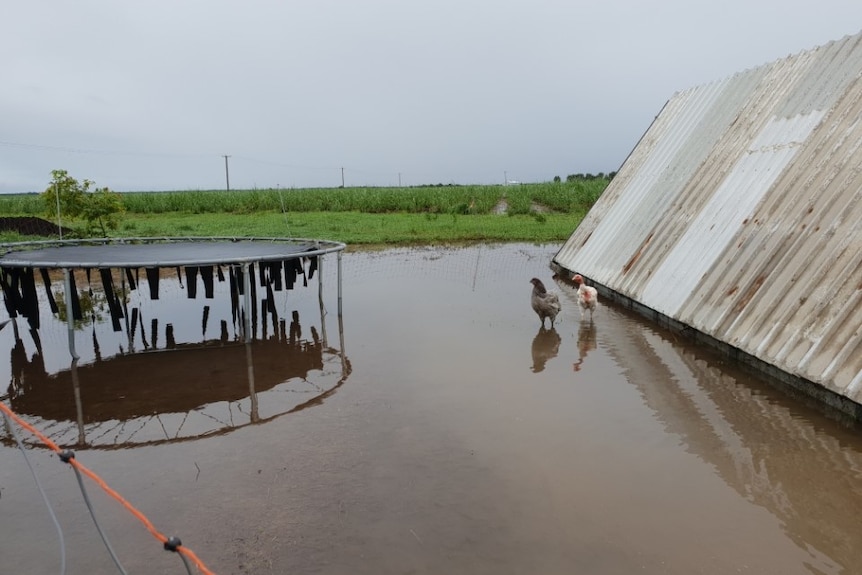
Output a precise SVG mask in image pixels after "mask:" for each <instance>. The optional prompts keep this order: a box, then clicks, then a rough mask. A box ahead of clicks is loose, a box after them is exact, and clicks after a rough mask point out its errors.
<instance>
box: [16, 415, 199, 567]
mask: <svg viewBox="0 0 862 575" xmlns="http://www.w3.org/2000/svg"><path fill="white" fill-rule="evenodd" d="M0 411H3V412H4V413H5V414H6V415H8V416H9V417H11V418H12V419H13V420H14V421H15V423H17V424H18V425H20V426H21V427H23V428H24V429H26V430H27V431H29V432H30V433H32V434H33V435H35V436H36V437H38V438H39V440H40V441H41V442H42V443H44V444H45V445H47V446H48V447H49V448H50V449H51V450H52V451H54V452H55V453H57V454H58V455H59V454H60V453H62V450H61V449H60V448H59V447H58V446H57V444H56V443H54V442H53V441H51V439H49V438H48V437H47V436H45V435H44V434H43V433H42V432H40V431H39V430H38V429H36V428H35V427H33V426H32V425H30V424H29V423H27V422H26V421H24V420H23V419H21V418H20V417H19V416H18V415H17V414H16V413H15V412H14V411H12V410H11V409H10V408H9V407H8V406H7V405H6V404H4V403H3V402H0ZM69 463H70V464H72V465H74V466H75V469H77V470H79V471H80V472H81V473H83V474H85V475H86V476H87V477H89V478H90V479H92V480H93V481H95V482H96V484H97V485H98V486H99V487H101V488H102V489H103V490H104V491H105V493H107V494H108V495H110V496H111V497H113V498H114V499H115V500H117V501H118V502H119V503H120V505H122V506H123V507H125V508H126V509H127V510H128V511H129V512H130V513H131V514H132V515H134V516H135V517H136V518H137V519H138V521H140V522H141V523H143V524H144V527H146V528H147V531H149V532H150V533H151V534H152V536H153V537H155V538H156V539H158V540H159V542H160V543H162V544H163V545H164V543H165V542H166V541H167V540H168V538H167V537H165V536H164V535H163V534H162V533H161V532H159V530H158V529H156V528H155V526H154V525H153V524H152V522H151V521H150V520H149V519H147V516H146V515H144V514H143V513H141V512H140V511H138V510H137V509H136V508H135V506H134V505H132V504H131V503H129V502H128V501H126V499H125V498H124V497H123V496H122V495H120V494H119V493H117V492H116V491H114V490H113V489H111V487H110V486H108V484H107V483H105V480H104V479H102V478H101V477H99V476H98V475H96V474H95V473H94V472H93V471H90V470H89V469H88V468H87V467H85V466H84V464H82V463H80V462H79V461H78V460H77V459H76V458H74V457H73V458H72V459H70V460H69ZM177 552H179V553H182V554H183V555H185V556H186V557H188V558H189V559H190V560H191V561H192V562H193V563H194V564H195V565H197V567H198V569H200V570H201V572H202V573H204V575H215V574H214V573H213V572H212V571H210V570H209V569H207V566H206V565H204V563H203V561H201V560H200V559H198V556H197V555H195V553H194V551H192V550H191V549H189V548H188V547H186V546H185V545H180V546H179V547H177Z"/></svg>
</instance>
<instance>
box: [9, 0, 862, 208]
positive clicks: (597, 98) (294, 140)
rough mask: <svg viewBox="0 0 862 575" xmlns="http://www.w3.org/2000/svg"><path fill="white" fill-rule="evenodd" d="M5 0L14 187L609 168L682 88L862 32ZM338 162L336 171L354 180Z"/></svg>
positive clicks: (411, 8) (667, 18)
mask: <svg viewBox="0 0 862 575" xmlns="http://www.w3.org/2000/svg"><path fill="white" fill-rule="evenodd" d="M0 2H2V4H0V5H2V15H0V87H2V88H0V193H8V192H26V191H41V190H43V189H45V187H46V186H47V184H48V182H49V181H50V179H51V170H53V169H65V170H67V171H68V172H69V173H70V175H72V176H73V177H75V178H77V179H79V180H81V179H85V178H86V179H90V180H93V181H94V182H95V183H96V185H97V186H100V187H101V186H108V187H110V188H111V189H114V190H117V191H127V190H187V189H219V188H224V187H225V186H226V185H227V182H226V179H227V178H226V174H225V163H226V161H225V158H224V156H225V155H228V156H230V157H229V158H228V159H227V165H228V168H229V181H230V182H229V183H230V187H231V188H232V189H240V188H252V187H258V188H264V187H276V186H280V187H333V186H338V185H341V183H342V174H343V178H344V183H345V184H346V185H347V186H356V185H385V186H389V185H398V184H399V182H400V183H401V184H403V185H418V184H436V183H444V184H448V183H457V184H474V183H475V184H485V183H502V182H503V181H504V178H508V179H510V180H517V181H523V182H539V181H549V180H551V179H553V177H554V176H556V175H559V176H561V177H563V178H565V176H566V175H568V174H574V173H578V172H589V173H598V172H611V171H615V170H617V169H618V168H619V167H620V165H621V164H622V162H623V161H624V160H625V158H626V156H627V155H628V153H629V152H630V151H631V150H632V148H633V147H634V146H635V145H636V144H637V141H638V139H639V138H640V136H641V135H642V134H643V133H644V131H645V130H646V129H647V128H648V127H649V125H650V122H651V121H652V120H653V118H654V117H655V115H656V114H657V113H658V112H659V111H660V110H661V107H662V106H663V105H664V103H665V102H666V101H667V100H668V99H669V98H670V97H671V96H673V94H674V93H675V92H677V91H680V90H685V89H687V88H691V87H694V86H698V85H701V84H705V83H709V82H712V81H715V80H720V79H723V78H726V77H728V76H730V75H732V74H734V73H736V72H739V71H742V70H745V69H747V68H751V67H756V66H760V65H762V64H765V63H767V62H771V61H773V60H776V59H779V58H783V57H785V56H788V55H791V54H796V53H798V52H800V51H803V50H809V49H811V48H814V47H815V46H818V45H822V44H825V43H827V42H829V41H831V40H838V39H840V38H842V37H844V36H846V35H848V34H856V33H858V32H860V30H862V2H860V1H859V0H847V1H839V0H818V1H817V2H814V1H812V0H807V1H805V2H799V1H796V0H723V1H710V2H701V1H697V0H672V1H670V0H655V1H651V2H650V1H645V0H591V1H589V2H584V1H581V0H433V1H432V0H306V1H304V2H300V1H284V0H282V1H275V0H273V1H257V0H243V1H239V0H195V1H187V0H147V1H145V2H117V1H116V0H75V1H69V0H39V1H32V2H14V1H12V0H0ZM342 169H343V170H342Z"/></svg>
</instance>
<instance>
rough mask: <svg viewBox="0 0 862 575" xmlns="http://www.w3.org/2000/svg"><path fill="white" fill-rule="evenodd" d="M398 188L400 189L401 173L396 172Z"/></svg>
mask: <svg viewBox="0 0 862 575" xmlns="http://www.w3.org/2000/svg"><path fill="white" fill-rule="evenodd" d="M398 187H399V188H400V187H401V172H398Z"/></svg>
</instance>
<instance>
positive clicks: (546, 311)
mask: <svg viewBox="0 0 862 575" xmlns="http://www.w3.org/2000/svg"><path fill="white" fill-rule="evenodd" d="M530 283H531V284H533V294H532V296H531V297H530V304H531V305H532V306H533V311H534V312H536V315H538V316H539V319H540V320H542V327H545V318H548V319H550V320H551V327H554V320H555V319H557V314H558V313H560V310H561V309H562V306H561V305H560V298H559V296H558V295H557V294H556V293H554V292H550V291H548V290H546V289H545V284H543V283H542V280H540V279H538V278H533V279H531V280H530Z"/></svg>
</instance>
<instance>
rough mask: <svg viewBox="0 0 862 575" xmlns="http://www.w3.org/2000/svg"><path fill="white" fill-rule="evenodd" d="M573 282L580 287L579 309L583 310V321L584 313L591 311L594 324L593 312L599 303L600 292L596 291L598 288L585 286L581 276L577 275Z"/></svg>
mask: <svg viewBox="0 0 862 575" xmlns="http://www.w3.org/2000/svg"><path fill="white" fill-rule="evenodd" d="M572 281H573V282H574V283H576V284H577V285H578V307H580V308H581V319H584V311H585V310H590V321H591V322H592V321H593V312H594V311H595V310H596V304H597V303H598V301H599V292H597V291H596V288H594V287H591V286H588V285H587V284H585V283H584V278H583V277H582V276H581V274H575V277H573V278H572Z"/></svg>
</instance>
